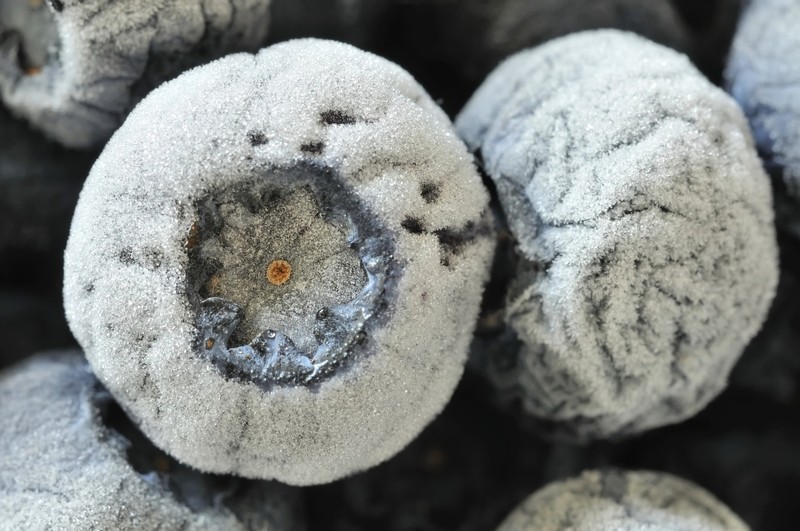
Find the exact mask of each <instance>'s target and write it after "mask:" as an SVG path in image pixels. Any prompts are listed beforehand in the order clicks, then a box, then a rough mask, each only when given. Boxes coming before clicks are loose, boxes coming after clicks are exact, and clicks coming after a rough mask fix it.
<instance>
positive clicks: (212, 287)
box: [205, 274, 222, 296]
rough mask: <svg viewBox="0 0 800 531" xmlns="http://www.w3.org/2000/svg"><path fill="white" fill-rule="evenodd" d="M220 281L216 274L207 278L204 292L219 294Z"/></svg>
mask: <svg viewBox="0 0 800 531" xmlns="http://www.w3.org/2000/svg"><path fill="white" fill-rule="evenodd" d="M221 281H222V279H221V278H220V276H219V275H218V274H217V275H213V276H212V277H211V278H209V279H208V282H206V286H205V288H206V293H208V294H209V295H210V296H215V295H219V291H220V284H221Z"/></svg>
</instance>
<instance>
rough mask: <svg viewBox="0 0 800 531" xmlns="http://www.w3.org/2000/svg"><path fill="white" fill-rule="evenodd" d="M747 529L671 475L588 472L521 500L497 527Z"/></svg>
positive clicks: (513, 530)
mask: <svg viewBox="0 0 800 531" xmlns="http://www.w3.org/2000/svg"><path fill="white" fill-rule="evenodd" d="M564 529H574V530H575V531H600V530H604V529H616V530H620V531H747V530H748V529H749V528H748V527H747V525H745V523H744V522H742V521H741V520H740V519H739V517H738V516H736V515H735V514H733V512H731V510H730V509H728V508H727V507H726V506H725V505H723V504H722V502H720V501H719V500H717V499H716V498H715V497H714V496H712V495H711V494H710V493H708V492H707V491H705V490H704V489H702V488H700V487H698V486H697V485H695V484H693V483H690V482H688V481H685V480H683V479H680V478H677V477H675V476H671V475H669V474H664V473H657V472H644V471H639V472H628V471H620V470H605V471H588V472H584V473H583V474H581V475H580V476H578V477H577V478H573V479H569V480H566V481H560V482H556V483H551V484H550V485H548V486H546V487H544V488H543V489H540V490H538V491H537V492H535V493H534V494H532V495H531V496H530V497H529V498H528V499H526V500H525V501H524V502H523V503H522V504H520V505H519V506H518V507H517V508H516V509H515V510H514V511H513V512H512V513H511V514H510V515H509V516H508V518H506V520H505V521H504V522H503V523H502V524H501V525H500V527H499V528H498V531H534V530H535V531H561V530H564Z"/></svg>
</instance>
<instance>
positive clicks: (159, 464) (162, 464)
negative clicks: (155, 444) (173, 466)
mask: <svg viewBox="0 0 800 531" xmlns="http://www.w3.org/2000/svg"><path fill="white" fill-rule="evenodd" d="M153 461H154V462H153V465H154V468H155V469H156V470H158V471H159V472H169V461H168V460H167V458H166V457H164V456H161V455H159V456H158V457H156V458H155V459H154V460H153Z"/></svg>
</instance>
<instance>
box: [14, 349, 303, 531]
mask: <svg viewBox="0 0 800 531" xmlns="http://www.w3.org/2000/svg"><path fill="white" fill-rule="evenodd" d="M0 418H2V419H3V422H2V424H0V446H2V448H3V451H2V452H0V516H2V518H3V525H5V526H8V527H9V528H16V529H46V528H47V529H50V528H52V529H67V528H76V527H80V528H86V529H155V528H165V529H219V530H223V529H242V530H243V529H286V530H291V529H302V528H303V525H302V523H301V521H300V518H299V515H298V509H299V507H298V503H297V502H298V500H296V497H297V494H298V493H297V492H295V491H293V489H290V488H288V487H285V486H282V485H278V484H273V483H267V482H263V481H248V480H241V479H237V478H232V477H224V476H211V475H204V474H201V473H199V472H197V471H195V470H192V469H190V468H188V467H186V466H184V465H181V464H179V463H177V462H176V461H175V460H174V459H171V458H170V457H169V456H167V455H166V454H164V453H163V452H161V451H160V450H158V449H157V448H155V447H154V446H153V445H152V444H151V443H150V442H149V441H148V440H147V439H146V438H145V437H144V436H143V435H142V434H141V433H140V432H139V431H138V430H137V429H136V428H135V427H134V426H133V425H132V424H131V423H130V421H129V420H128V419H127V418H126V417H125V414H124V413H123V412H122V410H121V409H120V408H119V406H117V405H116V404H115V403H114V402H113V401H112V400H111V397H110V395H109V393H108V392H107V391H106V390H105V389H104V388H103V387H102V386H101V385H100V384H99V382H98V381H97V379H96V378H95V377H94V376H93V375H92V373H91V371H90V370H89V367H88V365H87V364H86V361H85V360H84V359H83V357H82V356H81V355H80V353H79V352H77V351H69V352H53V353H48V354H40V355H37V356H35V357H33V358H31V359H29V360H27V361H25V362H24V363H22V364H19V365H16V366H14V367H11V368H9V369H7V370H6V371H5V372H3V373H0Z"/></svg>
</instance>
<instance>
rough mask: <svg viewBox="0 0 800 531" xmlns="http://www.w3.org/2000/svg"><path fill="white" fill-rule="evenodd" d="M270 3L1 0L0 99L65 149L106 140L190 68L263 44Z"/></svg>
mask: <svg viewBox="0 0 800 531" xmlns="http://www.w3.org/2000/svg"><path fill="white" fill-rule="evenodd" d="M268 11H269V1H268V0H230V1H219V0H212V1H203V0H168V1H166V2H160V3H154V2H150V1H148V0H137V1H135V2H131V1H130V0H129V1H126V2H116V1H113V0H48V1H45V0H35V1H32V0H27V1H26V0H0V95H2V99H3V100H4V101H5V103H6V105H8V107H9V108H10V109H11V110H12V111H13V112H14V113H15V114H17V115H19V116H22V117H24V118H26V119H27V120H29V121H30V122H31V123H32V124H33V125H35V126H36V127H37V128H39V129H41V130H42V131H44V132H45V133H46V134H47V135H48V136H50V137H51V138H53V139H55V140H57V141H58V142H60V143H62V144H64V145H66V146H69V147H75V148H86V147H90V146H93V145H97V144H100V143H102V142H105V141H106V140H107V139H108V137H109V136H111V133H113V132H114V130H115V129H116V128H117V127H119V125H120V123H122V121H123V119H124V118H125V115H126V114H127V113H128V111H129V110H130V108H131V106H132V105H133V104H134V103H135V102H136V101H138V100H139V99H141V98H142V97H143V96H144V95H145V94H147V92H148V91H149V90H150V89H151V88H153V87H154V86H156V85H158V84H159V83H160V82H162V81H164V80H165V79H169V78H171V77H173V76H174V75H176V74H177V73H179V72H181V71H182V70H185V69H187V68H189V67H191V66H194V65H197V64H201V63H203V62H206V61H208V60H210V59H213V58H216V57H220V56H222V55H225V54H226V53H230V52H232V51H237V50H251V49H252V50H254V49H257V48H258V47H259V46H260V45H261V43H262V42H263V40H264V38H265V36H266V29H267V23H268Z"/></svg>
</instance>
